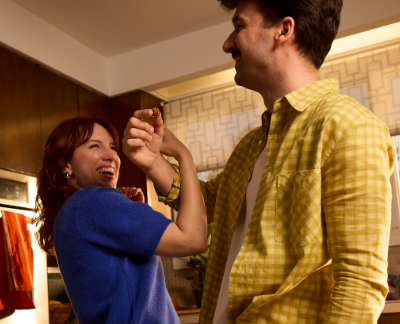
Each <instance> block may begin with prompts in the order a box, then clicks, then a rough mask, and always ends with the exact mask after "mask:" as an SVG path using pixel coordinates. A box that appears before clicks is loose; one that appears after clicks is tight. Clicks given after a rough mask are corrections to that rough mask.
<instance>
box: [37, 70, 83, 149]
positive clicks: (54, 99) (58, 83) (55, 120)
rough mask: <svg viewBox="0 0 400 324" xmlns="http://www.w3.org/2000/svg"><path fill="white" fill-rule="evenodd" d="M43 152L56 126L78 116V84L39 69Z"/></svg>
mask: <svg viewBox="0 0 400 324" xmlns="http://www.w3.org/2000/svg"><path fill="white" fill-rule="evenodd" d="M39 86H40V114H41V122H42V152H44V147H45V145H46V141H47V139H48V137H49V135H50V134H51V132H52V131H53V130H54V128H55V127H56V126H57V125H58V124H59V123H60V122H61V121H63V120H65V119H70V118H74V117H77V116H78V97H77V85H76V84H75V83H73V82H72V81H70V80H67V79H65V78H63V77H61V76H59V75H57V74H54V73H53V72H51V71H49V70H47V69H45V68H40V69H39Z"/></svg>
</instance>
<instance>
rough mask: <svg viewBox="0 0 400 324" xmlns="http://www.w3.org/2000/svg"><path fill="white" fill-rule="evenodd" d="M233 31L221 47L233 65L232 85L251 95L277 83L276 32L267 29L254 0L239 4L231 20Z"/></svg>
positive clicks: (275, 30)
mask: <svg viewBox="0 0 400 324" xmlns="http://www.w3.org/2000/svg"><path fill="white" fill-rule="evenodd" d="M232 23H233V26H234V31H233V32H232V33H231V34H230V35H229V37H228V39H227V40H226V41H225V43H224V45H223V50H224V51H225V52H226V53H231V54H232V57H233V59H234V60H235V61H236V65H235V69H236V76H235V81H236V83H237V84H238V85H240V86H243V87H246V88H248V89H252V90H255V91H260V90H262V88H263V87H266V86H268V85H269V83H270V82H275V81H276V79H277V72H276V68H275V66H276V64H274V62H275V52H274V49H273V44H274V37H275V36H276V35H275V34H276V32H277V28H274V27H271V28H267V27H266V26H267V24H266V21H265V18H264V15H263V14H262V12H261V6H260V3H259V1H258V0H247V1H245V0H240V1H239V3H238V6H237V8H236V12H235V15H234V16H233V18H232Z"/></svg>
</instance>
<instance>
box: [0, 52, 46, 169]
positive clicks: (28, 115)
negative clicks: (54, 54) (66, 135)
mask: <svg viewBox="0 0 400 324" xmlns="http://www.w3.org/2000/svg"><path fill="white" fill-rule="evenodd" d="M38 80H39V72H38V67H37V65H36V64H35V63H33V62H30V61H29V60H27V59H24V58H22V57H20V56H18V55H16V54H14V53H12V52H10V51H9V50H7V49H4V48H2V47H0V152H1V153H0V166H1V167H3V168H7V169H12V170H17V171H23V172H27V173H31V174H35V173H36V172H37V171H38V170H39V168H40V164H41V159H42V151H41V131H40V129H41V128H40V125H41V116H40V100H39V83H38Z"/></svg>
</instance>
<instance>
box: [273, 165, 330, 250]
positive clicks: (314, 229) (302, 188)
mask: <svg viewBox="0 0 400 324" xmlns="http://www.w3.org/2000/svg"><path fill="white" fill-rule="evenodd" d="M321 208H322V207H321V170H319V169H313V170H307V171H299V172H296V173H294V174H281V175H279V176H278V178H277V194H276V213H275V240H276V241H278V242H281V243H283V244H287V245H290V246H293V247H299V246H304V245H308V244H312V243H314V242H317V241H319V240H321V239H322V219H321V218H322V213H321Z"/></svg>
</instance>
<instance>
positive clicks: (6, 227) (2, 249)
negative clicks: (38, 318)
mask: <svg viewBox="0 0 400 324" xmlns="http://www.w3.org/2000/svg"><path fill="white" fill-rule="evenodd" d="M0 212H1V215H2V217H1V218H0V310H4V309H31V308H35V305H34V304H33V301H32V300H31V299H30V298H29V295H28V294H27V291H31V290H33V250H32V244H31V235H30V232H29V229H28V226H27V222H26V218H25V216H24V215H21V214H17V213H12V212H9V211H4V210H1V211H0Z"/></svg>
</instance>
